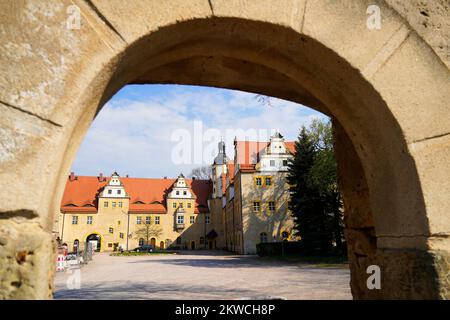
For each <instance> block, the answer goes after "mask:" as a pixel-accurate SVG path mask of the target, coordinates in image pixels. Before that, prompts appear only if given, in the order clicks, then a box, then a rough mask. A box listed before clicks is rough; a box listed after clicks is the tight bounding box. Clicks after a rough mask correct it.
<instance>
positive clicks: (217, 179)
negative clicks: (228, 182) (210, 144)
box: [211, 140, 228, 198]
mask: <svg viewBox="0 0 450 320" xmlns="http://www.w3.org/2000/svg"><path fill="white" fill-rule="evenodd" d="M218 151H219V153H218V154H217V156H216V157H215V158H214V162H213V165H212V175H211V179H212V183H213V194H212V197H213V198H220V197H222V184H223V183H224V181H223V179H222V176H223V175H225V174H226V173H227V163H228V157H227V155H226V152H225V142H224V141H223V140H221V141H220V142H219V143H218Z"/></svg>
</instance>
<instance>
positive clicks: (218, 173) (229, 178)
mask: <svg viewBox="0 0 450 320" xmlns="http://www.w3.org/2000/svg"><path fill="white" fill-rule="evenodd" d="M294 152H295V147H294V142H288V141H285V140H284V138H283V137H282V136H281V134H280V133H275V134H274V135H273V136H272V137H271V138H270V141H268V142H256V141H238V140H236V139H235V141H234V154H235V155H234V159H233V161H231V160H230V159H229V158H228V157H227V155H226V150H225V143H224V142H223V141H221V142H220V143H219V145H218V154H217V156H216V157H215V159H214V162H213V164H212V166H211V179H210V180H199V179H192V180H190V179H186V178H185V177H184V176H183V174H180V175H179V176H178V178H177V179H167V178H164V179H147V178H129V177H120V176H119V175H118V174H117V172H114V173H113V174H112V175H111V177H110V178H109V179H106V178H105V177H103V175H102V174H100V175H99V176H98V177H95V176H75V174H74V173H71V175H70V176H69V178H68V180H67V183H66V188H65V191H64V196H63V199H62V202H61V210H60V213H59V216H58V223H57V225H58V230H57V231H56V234H57V236H58V237H59V238H60V240H61V241H62V242H64V243H66V244H67V245H68V246H69V247H71V246H73V248H74V249H75V248H76V247H78V248H82V247H84V246H85V244H86V243H88V242H89V243H91V244H92V245H93V246H94V247H95V248H96V249H97V250H98V251H113V250H117V249H119V248H122V249H124V250H131V249H133V248H136V247H138V246H140V245H143V244H151V245H153V247H154V248H156V249H166V248H174V249H190V250H195V249H226V250H229V251H232V252H235V253H238V254H255V253H256V245H257V244H258V243H260V242H279V241H283V240H293V239H296V238H295V236H294V231H293V227H294V223H293V218H292V217H291V215H290V212H289V210H288V201H289V186H288V184H287V182H286V175H287V174H288V167H287V165H288V161H289V159H290V158H292V156H293V154H294Z"/></svg>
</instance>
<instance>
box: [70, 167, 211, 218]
mask: <svg viewBox="0 0 450 320" xmlns="http://www.w3.org/2000/svg"><path fill="white" fill-rule="evenodd" d="M100 180H101V179H100ZM120 180H121V182H122V184H123V186H124V188H125V191H126V192H127V194H128V196H129V197H130V212H150V213H165V212H166V207H165V205H166V197H167V194H168V193H169V191H170V190H171V188H172V185H173V184H174V183H175V181H176V179H151V178H120ZM186 183H187V185H188V186H189V187H190V188H191V190H192V192H193V194H194V196H195V198H196V199H195V212H196V213H199V212H208V203H207V200H208V197H209V195H210V193H211V190H212V183H211V181H210V180H198V179H195V180H189V179H186ZM106 184H107V182H106V181H99V179H98V178H97V177H94V176H78V177H77V179H72V180H71V179H68V180H67V182H66V188H65V190H64V195H63V199H62V201H61V211H62V212H84V211H88V212H93V211H94V212H96V211H97V197H98V195H99V193H100V192H101V190H102V189H103V187H104V186H105V185H106ZM139 201H140V202H143V204H139V203H135V202H139ZM86 205H91V206H86Z"/></svg>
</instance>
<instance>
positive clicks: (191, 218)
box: [189, 216, 195, 224]
mask: <svg viewBox="0 0 450 320" xmlns="http://www.w3.org/2000/svg"><path fill="white" fill-rule="evenodd" d="M189 222H190V223H191V224H192V223H195V217H194V216H190V218H189Z"/></svg>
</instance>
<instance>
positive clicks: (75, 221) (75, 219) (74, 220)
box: [72, 216, 78, 224]
mask: <svg viewBox="0 0 450 320" xmlns="http://www.w3.org/2000/svg"><path fill="white" fill-rule="evenodd" d="M72 224H78V216H72Z"/></svg>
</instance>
